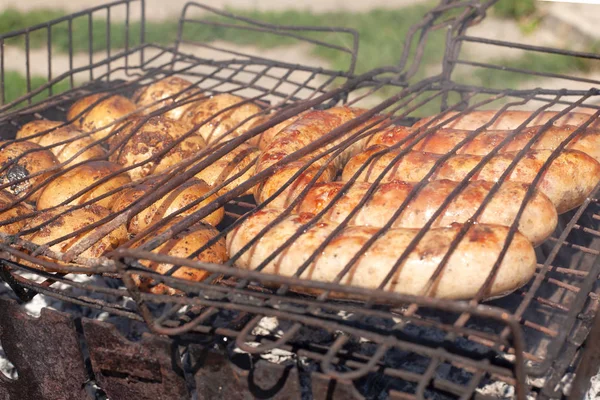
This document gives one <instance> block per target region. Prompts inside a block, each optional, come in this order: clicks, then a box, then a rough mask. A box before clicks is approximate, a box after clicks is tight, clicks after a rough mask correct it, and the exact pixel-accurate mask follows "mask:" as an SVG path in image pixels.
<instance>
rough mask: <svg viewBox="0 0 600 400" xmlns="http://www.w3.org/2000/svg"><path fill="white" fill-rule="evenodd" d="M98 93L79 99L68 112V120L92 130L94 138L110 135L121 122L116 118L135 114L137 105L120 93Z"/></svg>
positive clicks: (82, 128)
mask: <svg viewBox="0 0 600 400" xmlns="http://www.w3.org/2000/svg"><path fill="white" fill-rule="evenodd" d="M107 96H108V95H107V94H106V93H96V94H93V95H91V96H87V97H84V98H82V99H79V100H77V101H76V102H75V103H74V104H73V105H72V106H71V108H69V111H68V112H67V120H69V121H73V122H72V124H73V126H75V127H76V128H78V129H80V130H82V131H84V132H91V131H93V130H96V129H99V130H98V131H96V132H94V133H93V134H92V138H93V139H94V140H102V139H104V138H105V137H107V136H108V135H110V134H111V133H112V132H113V131H114V130H115V129H116V128H117V126H119V125H120V124H118V123H115V121H116V120H118V119H120V118H123V117H125V116H127V115H131V116H133V115H134V114H135V111H136V110H137V106H136V105H135V104H134V103H133V102H131V101H130V100H129V99H128V98H126V97H123V96H120V95H112V96H108V97H107Z"/></svg>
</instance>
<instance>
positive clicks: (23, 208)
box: [0, 190, 33, 235]
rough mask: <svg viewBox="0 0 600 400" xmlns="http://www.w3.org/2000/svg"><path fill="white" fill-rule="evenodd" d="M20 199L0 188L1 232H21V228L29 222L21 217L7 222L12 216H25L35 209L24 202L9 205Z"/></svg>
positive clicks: (8, 233) (9, 233)
mask: <svg viewBox="0 0 600 400" xmlns="http://www.w3.org/2000/svg"><path fill="white" fill-rule="evenodd" d="M17 200H18V199H17V198H16V197H15V196H13V195H12V194H10V193H9V192H7V191H6V190H0V233H5V234H7V235H15V234H17V233H19V231H20V230H21V229H23V227H24V226H25V224H26V223H27V220H26V219H25V218H24V219H21V220H19V221H15V222H12V223H6V222H5V221H8V220H10V219H12V218H18V217H23V216H25V215H27V214H29V213H30V212H31V211H33V209H32V207H31V206H29V205H28V204H25V203H23V202H21V203H18V204H15V205H13V206H12V207H9V206H10V205H11V204H13V203H15V202H16V201H17Z"/></svg>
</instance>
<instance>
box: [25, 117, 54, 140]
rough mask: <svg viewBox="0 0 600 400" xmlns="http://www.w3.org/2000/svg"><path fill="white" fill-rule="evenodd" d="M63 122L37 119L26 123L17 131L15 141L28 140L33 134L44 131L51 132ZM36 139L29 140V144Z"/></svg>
mask: <svg viewBox="0 0 600 400" xmlns="http://www.w3.org/2000/svg"><path fill="white" fill-rule="evenodd" d="M63 124H64V123H63V122H60V121H49V120H47V119H37V120H34V121H31V122H28V123H26V124H25V125H23V126H22V127H21V129H19V130H18V131H17V139H23V138H28V137H30V136H33V135H35V134H38V133H40V132H44V131H51V130H53V129H55V128H57V127H59V126H60V125H63ZM37 139H38V138H35V139H33V138H32V139H29V141H30V142H35V141H36V140H37Z"/></svg>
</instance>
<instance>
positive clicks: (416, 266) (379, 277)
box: [227, 209, 536, 299]
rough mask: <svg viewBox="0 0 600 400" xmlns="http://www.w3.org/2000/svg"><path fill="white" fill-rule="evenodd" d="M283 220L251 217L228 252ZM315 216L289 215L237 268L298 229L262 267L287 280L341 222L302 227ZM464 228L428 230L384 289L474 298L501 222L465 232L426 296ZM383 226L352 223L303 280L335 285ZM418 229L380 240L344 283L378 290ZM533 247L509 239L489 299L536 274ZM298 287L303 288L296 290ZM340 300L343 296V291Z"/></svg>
mask: <svg viewBox="0 0 600 400" xmlns="http://www.w3.org/2000/svg"><path fill="white" fill-rule="evenodd" d="M278 215H279V211H278V210H272V209H267V210H261V211H258V212H257V213H255V214H253V215H251V216H249V217H248V218H247V219H246V220H245V221H244V222H243V223H242V224H241V225H240V226H238V227H237V228H236V229H234V230H233V231H232V232H230V233H229V234H228V236H227V249H228V250H229V254H230V256H233V255H235V254H236V253H238V252H239V251H240V250H241V249H242V248H243V247H244V245H246V244H247V243H248V242H249V241H250V240H251V239H253V238H255V237H256V236H257V235H259V232H260V231H261V230H262V229H263V228H264V227H265V226H266V225H267V224H268V223H269V222H271V221H273V220H274V219H275V218H276V217H277V216H278ZM311 217H312V214H299V215H292V216H289V217H286V218H285V219H284V220H283V221H282V222H280V223H278V224H276V225H275V226H274V227H273V228H272V229H270V230H269V231H267V232H266V234H264V235H262V236H261V238H260V240H259V241H258V242H257V243H255V244H254V245H253V246H251V247H250V249H249V250H248V251H246V252H245V253H243V254H242V255H241V256H240V258H239V259H238V260H237V261H236V265H237V266H239V267H241V268H245V269H255V268H257V267H258V266H259V265H260V264H261V262H262V261H263V260H265V259H266V258H267V257H269V256H270V255H271V254H272V253H273V252H274V251H275V250H276V249H277V248H278V247H280V246H281V245H282V244H283V243H284V242H285V241H286V240H288V239H289V238H290V237H291V236H292V235H293V234H295V233H296V232H298V231H299V230H300V231H301V232H302V233H301V235H300V237H299V238H298V239H296V240H295V241H294V242H293V244H291V245H289V246H288V247H286V248H285V250H284V252H283V253H279V254H278V255H277V256H276V257H275V258H274V260H272V261H271V262H269V264H268V265H267V266H266V267H265V268H264V269H263V270H262V271H263V272H266V273H275V274H278V275H283V276H292V275H294V274H296V273H297V272H298V268H299V267H300V266H301V265H302V264H303V263H304V262H305V261H306V260H307V259H308V257H309V256H310V255H311V254H313V253H314V252H315V251H317V248H318V247H319V246H321V245H322V244H323V242H324V241H325V239H326V238H327V237H328V236H329V235H330V234H331V233H332V231H333V230H334V229H335V227H336V226H337V224H334V223H331V222H329V221H327V220H321V221H319V222H318V223H317V224H316V225H314V226H313V227H311V228H308V229H303V228H302V225H303V224H304V223H306V222H307V221H308V220H309V219H310V218H311ZM460 228H461V225H458V224H455V225H452V226H450V227H445V228H435V229H431V230H429V231H427V233H425V236H424V237H423V239H422V240H421V241H420V242H419V244H418V245H417V247H416V248H415V249H414V250H413V251H412V252H410V254H409V255H408V258H407V259H406V260H405V261H404V263H403V264H402V265H401V266H400V267H399V268H398V269H397V271H396V272H395V273H394V274H393V276H392V278H391V279H390V280H389V281H388V282H387V283H386V284H385V286H384V288H383V290H386V291H390V292H395V293H403V294H411V295H424V294H428V295H430V296H433V297H437V298H445V299H468V298H472V297H473V296H474V295H475V294H476V293H477V292H478V290H479V289H480V288H481V287H482V285H483V283H484V281H485V280H486V278H487V276H488V275H489V274H490V272H491V271H492V267H493V265H494V263H495V262H496V260H497V258H498V256H499V254H500V252H501V250H502V247H503V246H504V243H505V241H506V238H507V235H508V231H509V230H508V228H507V227H503V226H496V225H485V224H476V225H473V226H472V227H471V228H469V230H468V231H467V234H466V235H465V237H464V238H462V239H461V240H460V242H459V244H458V247H457V248H456V250H455V251H454V252H453V253H452V255H451V256H450V258H449V260H448V263H447V265H446V266H445V267H444V268H443V271H442V272H441V274H440V275H439V279H438V280H437V281H436V282H435V284H434V285H433V286H432V287H431V291H430V292H428V293H425V289H426V287H427V283H428V280H429V279H430V278H431V277H432V276H433V274H434V271H435V270H436V268H437V267H438V265H439V263H440V261H441V260H442V258H443V257H444V255H445V254H446V253H447V252H448V250H449V248H450V243H451V242H452V240H453V239H454V238H455V237H456V235H457V233H458V232H459V230H460ZM377 231H378V228H373V227H366V226H353V227H347V228H344V229H343V230H342V231H341V232H340V233H339V234H338V235H337V236H336V237H335V238H334V239H333V240H332V241H331V242H330V243H328V244H327V246H326V247H325V248H324V250H322V251H320V252H319V254H318V256H317V257H316V258H315V259H314V260H312V261H311V262H310V263H309V266H308V268H306V269H305V270H304V271H303V272H302V274H301V275H300V277H301V278H304V279H312V280H316V281H321V282H334V281H335V279H336V276H337V275H338V274H339V273H340V272H341V271H342V270H343V269H344V267H345V266H346V265H347V263H348V262H349V261H350V259H351V258H352V257H354V256H355V255H356V254H358V252H359V251H360V248H361V247H362V246H363V245H364V244H365V243H366V242H367V241H368V240H369V239H371V238H372V237H373V235H374V234H375V233H376V232H377ZM418 232H419V230H418V229H408V228H396V229H390V230H388V231H387V232H385V233H384V234H383V235H382V236H380V237H379V238H377V240H376V241H375V243H374V244H373V245H372V246H371V247H370V248H369V249H368V250H367V251H366V252H364V253H363V254H362V255H361V257H360V258H359V259H358V261H357V262H356V264H354V265H353V266H352V267H351V268H350V269H349V271H348V273H346V274H345V275H344V276H343V277H342V279H341V282H340V283H342V284H346V285H352V286H359V287H363V288H370V289H375V288H377V287H378V286H379V285H380V284H382V283H383V281H384V277H385V276H386V275H387V274H388V273H389V272H390V271H391V269H392V267H393V265H394V264H395V263H396V262H397V260H398V259H399V257H400V256H401V255H402V253H403V252H404V250H405V249H406V248H407V246H408V244H409V242H410V241H411V240H412V239H413V238H414V237H415V235H416V234H417V233H418ZM535 266H536V259H535V252H534V249H533V247H532V245H531V243H529V241H528V240H527V239H526V238H525V237H524V236H523V235H521V234H520V233H518V232H517V233H516V234H515V236H514V238H513V240H512V241H511V243H510V245H509V247H508V251H507V252H506V256H505V257H504V259H503V260H502V262H501V264H500V267H499V269H498V271H497V275H496V276H495V278H494V279H493V281H492V285H491V288H490V290H489V291H488V292H487V293H485V296H486V297H488V298H491V297H498V296H502V295H505V294H508V293H510V292H512V291H514V290H516V289H517V288H519V287H521V286H523V285H524V284H525V283H526V282H527V281H529V279H531V277H532V276H533V274H534V272H535ZM296 289H297V290H300V288H296ZM338 296H342V297H343V295H342V294H338Z"/></svg>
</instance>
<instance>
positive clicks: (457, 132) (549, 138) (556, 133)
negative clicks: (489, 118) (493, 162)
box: [369, 125, 600, 161]
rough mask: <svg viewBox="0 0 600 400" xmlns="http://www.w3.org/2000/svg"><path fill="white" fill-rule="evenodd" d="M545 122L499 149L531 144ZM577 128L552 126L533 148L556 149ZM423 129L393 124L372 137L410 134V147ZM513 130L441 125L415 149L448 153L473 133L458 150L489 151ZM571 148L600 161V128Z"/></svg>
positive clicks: (387, 142)
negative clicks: (476, 131) (446, 126)
mask: <svg viewBox="0 0 600 400" xmlns="http://www.w3.org/2000/svg"><path fill="white" fill-rule="evenodd" d="M541 128H542V127H541V126H532V127H530V128H524V129H523V130H522V131H521V132H518V133H517V134H515V135H514V136H513V138H512V139H511V140H510V141H509V142H508V143H507V144H506V145H504V146H503V147H502V148H501V149H499V153H507V152H511V151H519V150H521V149H523V148H524V147H525V145H527V144H528V142H529V141H531V140H532V139H533V137H534V136H535V135H536V134H537V133H538V132H539V130H540V129H541ZM575 129H577V127H576V126H572V125H567V126H551V127H549V128H548V129H546V130H544V132H543V133H542V134H541V135H540V136H539V137H538V138H537V139H536V140H535V142H534V143H533V145H532V146H531V149H538V150H555V149H556V148H558V146H559V145H560V144H561V143H562V142H563V141H564V140H566V139H567V137H569V135H571V133H573V131H574V130H575ZM417 134H419V133H417V132H415V131H413V130H411V129H408V128H404V127H393V128H390V129H386V130H384V131H381V132H378V133H376V134H375V135H373V137H372V138H371V140H370V141H369V145H371V144H381V145H384V146H393V145H395V144H397V143H398V142H399V141H401V140H403V139H405V138H409V139H408V140H406V142H404V143H403V144H402V145H401V146H400V148H404V147H407V146H409V145H411V144H413V143H414V138H415V135H417ZM512 135H513V131H510V130H490V131H483V132H480V133H478V134H476V135H475V136H473V132H472V131H467V130H461V129H446V128H442V129H438V130H436V131H434V132H433V133H431V134H428V135H427V136H425V137H424V138H423V139H421V140H420V141H419V142H417V143H416V144H415V145H414V147H412V148H411V150H417V151H426V152H428V153H435V154H446V153H449V152H450V151H452V149H454V147H456V146H457V145H458V144H459V143H461V142H462V141H463V140H465V139H466V138H468V137H470V136H472V138H471V139H469V141H468V142H467V143H466V144H464V145H463V146H462V147H461V148H459V149H458V150H457V151H456V153H457V154H474V155H482V156H483V155H486V154H489V153H491V152H492V151H493V150H494V149H495V148H496V147H497V146H499V145H500V143H502V141H503V140H505V139H506V138H507V137H509V136H512ZM566 148H567V149H570V150H579V151H582V152H584V153H585V154H587V155H590V156H592V157H593V158H594V159H595V160H596V161H600V130H598V129H584V130H583V131H582V132H581V133H579V134H577V135H576V136H575V137H574V138H573V139H572V140H571V141H570V142H569V143H568V144H567V145H566Z"/></svg>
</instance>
